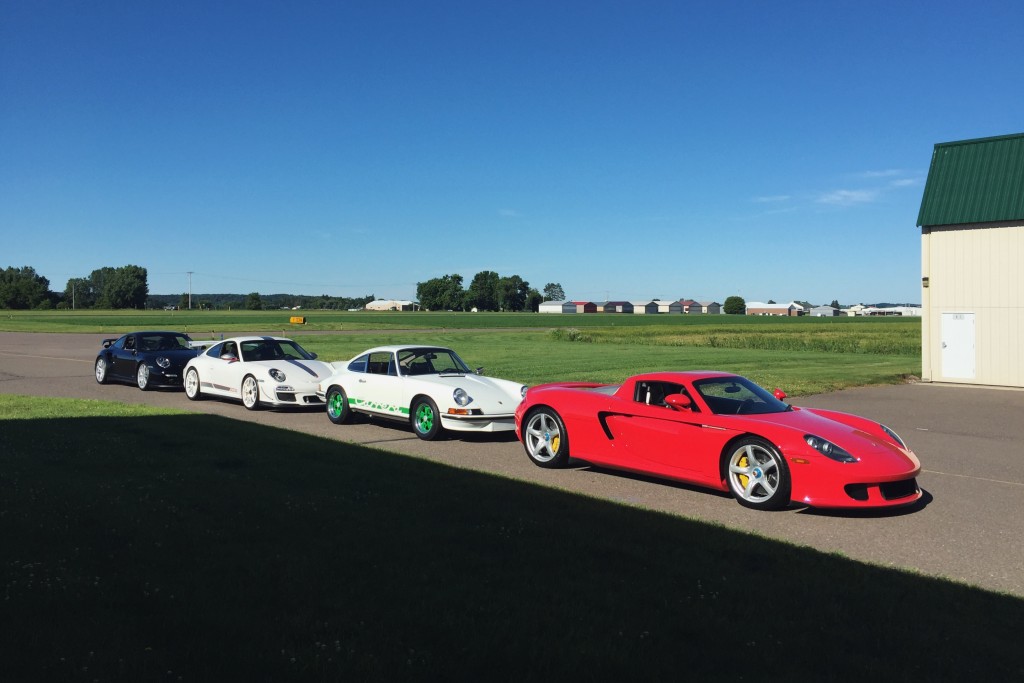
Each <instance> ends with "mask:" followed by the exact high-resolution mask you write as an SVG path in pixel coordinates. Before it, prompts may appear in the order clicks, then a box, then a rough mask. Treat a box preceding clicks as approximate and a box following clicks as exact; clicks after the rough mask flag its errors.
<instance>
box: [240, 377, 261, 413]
mask: <svg viewBox="0 0 1024 683" xmlns="http://www.w3.org/2000/svg"><path fill="white" fill-rule="evenodd" d="M242 405H244V406H245V407H246V408H248V409H249V410H256V409H257V408H259V407H260V386H259V383H258V382H257V381H256V378H255V377H253V376H252V375H246V376H245V379H243V380H242Z"/></svg>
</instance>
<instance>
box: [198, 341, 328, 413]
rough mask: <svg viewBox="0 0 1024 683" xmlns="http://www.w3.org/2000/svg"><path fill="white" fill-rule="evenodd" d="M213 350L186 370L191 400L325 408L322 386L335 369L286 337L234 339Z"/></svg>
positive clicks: (215, 344) (250, 406)
mask: <svg viewBox="0 0 1024 683" xmlns="http://www.w3.org/2000/svg"><path fill="white" fill-rule="evenodd" d="M209 344H210V346H209V347H208V348H207V349H206V350H205V351H203V352H202V353H201V354H199V355H198V356H196V357H195V358H193V359H192V360H190V361H189V362H188V365H186V366H185V395H186V396H188V398H190V399H191V400H193V401H195V400H197V399H200V398H203V397H204V396H217V397H223V398H233V399H235V400H236V401H237V400H240V401H241V402H242V405H244V406H245V407H246V408H248V409H249V410H257V409H259V407H260V405H262V404H269V405H274V406H303V405H319V404H321V403H323V400H322V399H320V398H318V397H317V383H318V382H319V381H320V380H322V379H324V378H326V377H328V376H329V375H330V374H331V373H332V372H333V371H334V370H333V368H332V367H331V366H330V365H328V364H327V363H324V362H323V361H319V360H316V354H315V353H310V352H308V351H306V350H305V349H304V348H302V347H301V346H299V345H298V344H296V343H295V342H294V341H292V340H291V339H286V338H284V337H234V338H232V339H225V340H223V341H216V342H209Z"/></svg>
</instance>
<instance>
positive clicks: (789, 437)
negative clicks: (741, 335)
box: [516, 372, 921, 510]
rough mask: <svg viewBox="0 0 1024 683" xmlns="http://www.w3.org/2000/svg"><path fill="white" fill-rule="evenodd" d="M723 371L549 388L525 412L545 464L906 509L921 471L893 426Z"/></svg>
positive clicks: (746, 493)
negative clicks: (572, 461) (803, 401)
mask: <svg viewBox="0 0 1024 683" xmlns="http://www.w3.org/2000/svg"><path fill="white" fill-rule="evenodd" d="M785 397H786V395H785V394H784V393H783V392H782V391H780V390H778V389H776V390H775V394H774V395H772V394H771V393H769V392H768V391H765V390H764V389H762V388H761V387H759V386H757V385H756V384H754V383H753V382H751V381H750V380H749V379H746V378H745V377H740V376H739V375H733V374H729V373H725V372H654V373H648V374H643V375H636V376H634V377H630V378H629V379H627V380H626V381H625V382H623V383H622V384H621V385H601V384H588V383H579V382H576V383H560V384H543V385H540V386H535V387H532V388H530V389H529V391H527V393H526V398H525V399H524V400H523V402H522V403H521V404H520V405H519V408H518V410H516V435H517V436H518V437H519V440H520V441H522V443H523V446H524V447H525V448H526V453H527V455H529V456H530V459H531V460H532V461H533V462H534V463H535V464H537V465H539V466H540V467H561V466H564V465H565V463H566V462H567V461H568V459H569V454H570V445H571V453H572V456H573V457H575V458H579V459H581V460H585V461H587V462H590V463H592V464H594V465H600V466H604V467H609V468H615V469H622V470H629V471H632V472H641V473H644V474H650V475H655V476H660V477H666V478H669V479H675V480H679V481H685V482H690V483H693V484H699V485H702V486H707V487H710V488H713V489H718V490H720V491H730V492H732V495H733V496H735V498H736V500H737V501H738V502H739V503H740V504H741V505H744V506H746V507H750V508H755V509H762V510H777V509H781V508H784V507H786V506H788V505H789V504H790V503H791V502H796V503H800V504H803V505H809V506H814V507H833V508H868V507H886V506H897V505H907V504H909V503H913V502H915V501H917V500H918V499H920V498H921V489H920V488H919V487H918V485H917V479H916V477H917V474H918V472H920V471H921V463H920V462H919V461H918V459H917V456H916V455H914V452H913V451H911V450H910V449H909V448H908V447H907V445H906V444H905V443H904V442H903V440H902V439H901V438H900V437H899V436H897V435H896V433H895V432H893V431H892V430H891V429H889V428H888V427H886V426H884V425H881V424H878V423H877V422H874V421H872V420H868V419H866V418H862V417H857V416H855V415H849V414H846V413H838V412H834V411H830V410H817V409H811V408H798V407H795V406H791V405H788V404H786V403H784V402H783V401H782V399H784V398H785Z"/></svg>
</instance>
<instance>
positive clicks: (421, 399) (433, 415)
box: [409, 396, 443, 441]
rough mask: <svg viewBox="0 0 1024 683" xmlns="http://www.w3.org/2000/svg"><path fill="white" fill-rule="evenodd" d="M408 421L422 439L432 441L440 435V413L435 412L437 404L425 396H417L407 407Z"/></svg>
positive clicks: (441, 429)
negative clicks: (408, 407)
mask: <svg viewBox="0 0 1024 683" xmlns="http://www.w3.org/2000/svg"><path fill="white" fill-rule="evenodd" d="M409 421H410V422H412V431H414V432H415V433H416V436H418V437H420V438H421V439H423V440H424V441H433V440H434V439H436V438H437V437H439V436H440V435H441V432H442V431H443V427H441V414H440V413H439V412H437V404H436V403H434V401H433V400H432V399H430V398H429V397H427V396H418V397H417V398H416V399H415V400H413V402H412V406H411V407H410V409H409Z"/></svg>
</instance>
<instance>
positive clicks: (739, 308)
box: [722, 296, 747, 315]
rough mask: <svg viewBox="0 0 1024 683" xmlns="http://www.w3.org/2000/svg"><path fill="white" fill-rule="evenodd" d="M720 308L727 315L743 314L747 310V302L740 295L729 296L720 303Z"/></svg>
mask: <svg viewBox="0 0 1024 683" xmlns="http://www.w3.org/2000/svg"><path fill="white" fill-rule="evenodd" d="M722 310H723V311H725V312H726V313H728V314H729V315H743V314H744V313H746V312H747V302H746V300H745V299H744V298H743V297H741V296H730V297H729V298H727V299H726V300H725V303H724V304H723V305H722Z"/></svg>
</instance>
